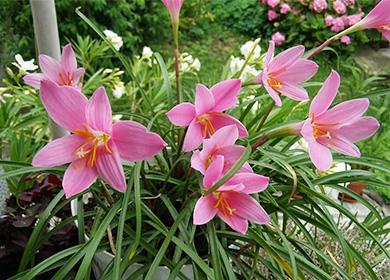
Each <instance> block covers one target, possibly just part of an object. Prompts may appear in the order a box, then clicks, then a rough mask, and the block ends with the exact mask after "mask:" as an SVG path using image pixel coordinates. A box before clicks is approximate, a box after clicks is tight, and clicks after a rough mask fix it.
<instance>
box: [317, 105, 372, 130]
mask: <svg viewBox="0 0 390 280" xmlns="http://www.w3.org/2000/svg"><path fill="white" fill-rule="evenodd" d="M369 103H370V102H369V101H368V99H367V98H359V99H353V100H349V101H345V102H342V103H340V104H338V105H336V106H334V107H333V108H332V109H330V110H328V111H326V112H324V113H323V114H321V115H320V116H318V117H317V119H316V120H315V122H316V123H318V124H327V125H329V124H338V125H341V124H344V123H345V124H348V123H350V122H353V121H354V120H356V118H358V117H360V116H361V115H363V113H364V112H365V111H366V110H367V108H368V105H369Z"/></svg>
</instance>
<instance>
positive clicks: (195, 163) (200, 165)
mask: <svg viewBox="0 0 390 280" xmlns="http://www.w3.org/2000/svg"><path fill="white" fill-rule="evenodd" d="M199 154H200V151H194V153H193V154H192V157H191V167H192V168H193V169H195V170H198V171H199V172H200V173H202V174H204V173H205V171H206V165H205V164H204V161H203V160H202V159H201V158H200V155H199Z"/></svg>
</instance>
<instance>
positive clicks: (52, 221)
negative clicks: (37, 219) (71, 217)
mask: <svg viewBox="0 0 390 280" xmlns="http://www.w3.org/2000/svg"><path fill="white" fill-rule="evenodd" d="M61 221H62V219H61V218H60V217H57V216H53V217H52V218H51V219H50V220H49V230H52V229H53V228H54V227H55V226H56V225H58V224H59V223H61Z"/></svg>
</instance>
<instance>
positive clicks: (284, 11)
mask: <svg viewBox="0 0 390 280" xmlns="http://www.w3.org/2000/svg"><path fill="white" fill-rule="evenodd" d="M289 11H291V8H290V5H289V4H287V3H283V4H282V6H281V7H280V13H281V14H284V15H285V14H287V13H288V12H289Z"/></svg>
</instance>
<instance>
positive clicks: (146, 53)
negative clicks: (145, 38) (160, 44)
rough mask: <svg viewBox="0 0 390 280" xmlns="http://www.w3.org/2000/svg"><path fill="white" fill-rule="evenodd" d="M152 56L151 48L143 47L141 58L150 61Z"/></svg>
mask: <svg viewBox="0 0 390 280" xmlns="http://www.w3.org/2000/svg"><path fill="white" fill-rule="evenodd" d="M152 56H153V51H152V49H151V48H149V47H147V46H145V47H144V48H143V49H142V58H145V59H151V58H152Z"/></svg>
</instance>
